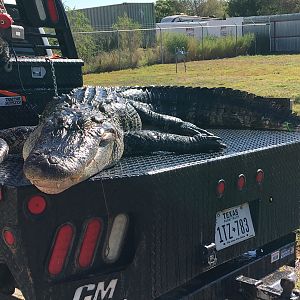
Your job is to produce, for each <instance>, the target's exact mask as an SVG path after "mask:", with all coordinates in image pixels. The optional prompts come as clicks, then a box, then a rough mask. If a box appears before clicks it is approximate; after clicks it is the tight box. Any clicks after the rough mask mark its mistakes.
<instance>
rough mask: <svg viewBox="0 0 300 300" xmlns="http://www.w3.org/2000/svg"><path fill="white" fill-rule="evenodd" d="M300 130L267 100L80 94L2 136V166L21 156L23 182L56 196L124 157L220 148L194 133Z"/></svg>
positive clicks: (220, 93) (149, 91) (174, 92)
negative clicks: (34, 123)
mask: <svg viewBox="0 0 300 300" xmlns="http://www.w3.org/2000/svg"><path fill="white" fill-rule="evenodd" d="M225 94H226V95H227V96H226V97H224V95H225ZM228 94H229V96H228ZM170 115H173V116H170ZM178 117H181V118H182V119H186V120H188V121H190V122H184V121H182V119H180V118H178ZM193 123H195V124H196V125H194V124H193ZM299 123H300V122H299V117H297V116H295V115H293V114H292V113H291V112H290V111H289V110H288V109H279V107H277V105H276V104H275V103H273V102H272V101H270V100H265V99H263V98H259V97H255V96H254V95H249V94H247V93H243V92H240V91H233V90H228V89H225V90H224V89H205V88H204V89H200V88H184V87H145V88H139V87H135V88H130V87H123V88H102V87H87V88H78V89H75V90H73V91H72V93H70V94H69V95H63V96H61V97H58V98H56V99H54V100H53V101H52V102H51V103H49V105H48V107H46V109H45V111H44V113H43V116H42V118H41V120H40V123H39V125H38V126H37V127H18V128H11V129H7V130H3V131H0V138H2V140H1V139H0V158H1V157H2V159H3V158H4V157H5V155H6V154H7V153H8V150H9V151H10V152H18V151H20V149H21V148H23V157H24V173H25V175H26V177H27V178H28V179H29V180H30V181H31V182H32V183H33V184H34V185H35V186H36V187H37V188H39V189H40V190H41V191H43V192H45V193H48V194H57V193H60V192H62V191H64V190H66V189H68V188H69V187H71V186H73V185H75V184H77V183H79V182H81V181H83V180H85V179H87V178H89V177H91V176H92V175H94V174H96V173H98V172H99V171H101V170H102V169H104V168H107V167H109V166H111V165H113V164H114V163H116V162H117V161H118V160H119V159H120V158H121V157H122V155H134V154H146V153H149V152H154V151H172V152H177V153H196V152H208V151H209V152H210V151H219V150H221V149H222V148H224V146H225V145H224V144H222V142H221V141H220V139H219V138H218V137H216V136H214V135H213V134H211V133H209V132H208V131H206V130H203V129H200V128H199V127H198V126H203V125H205V126H204V127H223V128H224V127H225V128H257V129H263V128H266V129H277V130H290V128H291V127H293V128H294V129H296V128H298V125H299ZM287 124H289V125H287ZM197 125H198V126H197ZM154 128H155V129H157V128H158V129H160V131H156V130H153V129H154ZM149 129H151V130H149ZM22 142H25V143H24V146H23V144H22Z"/></svg>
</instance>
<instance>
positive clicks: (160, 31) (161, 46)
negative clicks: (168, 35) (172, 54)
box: [156, 24, 164, 64]
mask: <svg viewBox="0 0 300 300" xmlns="http://www.w3.org/2000/svg"><path fill="white" fill-rule="evenodd" d="M156 26H157V27H158V28H159V36H160V59H161V63H162V64H163V63H164V52H163V36H162V29H161V27H160V26H159V25H157V24H156Z"/></svg>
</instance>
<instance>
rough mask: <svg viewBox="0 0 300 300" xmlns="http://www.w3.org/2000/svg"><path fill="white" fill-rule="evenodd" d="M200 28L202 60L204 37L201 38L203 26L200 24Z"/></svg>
mask: <svg viewBox="0 0 300 300" xmlns="http://www.w3.org/2000/svg"><path fill="white" fill-rule="evenodd" d="M200 26H201V52H202V55H201V56H202V60H204V36H203V34H204V30H203V25H202V24H200Z"/></svg>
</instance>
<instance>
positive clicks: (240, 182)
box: [237, 174, 246, 191]
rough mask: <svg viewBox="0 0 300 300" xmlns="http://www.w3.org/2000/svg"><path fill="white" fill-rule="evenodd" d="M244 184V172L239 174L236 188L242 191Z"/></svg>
mask: <svg viewBox="0 0 300 300" xmlns="http://www.w3.org/2000/svg"><path fill="white" fill-rule="evenodd" d="M245 186H246V177H245V175H244V174H240V175H239V178H238V181H237V188H238V190H239V191H242V190H243V188H244V187H245Z"/></svg>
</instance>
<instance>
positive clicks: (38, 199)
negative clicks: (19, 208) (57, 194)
mask: <svg viewBox="0 0 300 300" xmlns="http://www.w3.org/2000/svg"><path fill="white" fill-rule="evenodd" d="M46 207H47V203H46V200H45V199H44V197H42V196H40V195H35V196H32V197H31V198H30V199H29V201H28V203H27V208H28V211H29V212H30V213H31V214H33V215H40V214H42V213H43V212H44V211H45V209H46Z"/></svg>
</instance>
